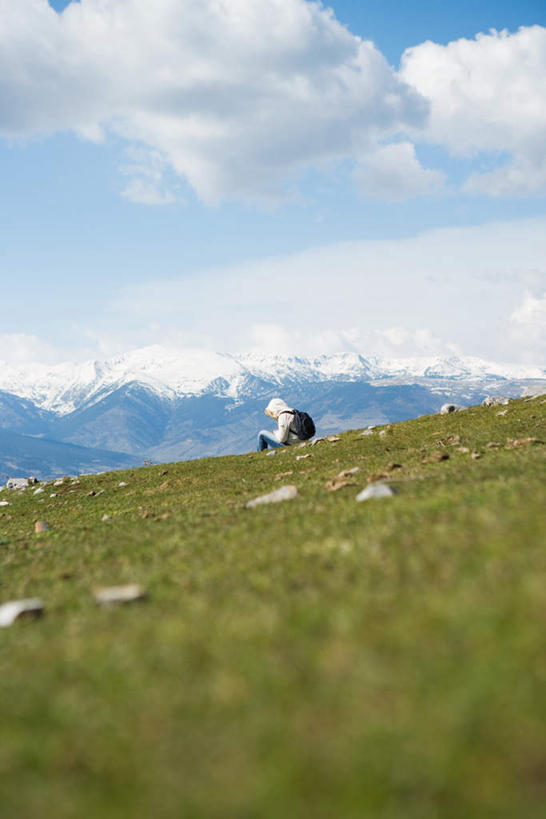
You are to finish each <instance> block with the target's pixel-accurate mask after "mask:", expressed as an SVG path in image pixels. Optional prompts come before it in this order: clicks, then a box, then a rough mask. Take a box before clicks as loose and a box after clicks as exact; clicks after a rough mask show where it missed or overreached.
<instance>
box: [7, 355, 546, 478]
mask: <svg viewBox="0 0 546 819" xmlns="http://www.w3.org/2000/svg"><path fill="white" fill-rule="evenodd" d="M526 389H531V390H533V391H535V390H537V389H538V390H539V391H544V392H546V371H545V370H543V369H541V368H538V367H521V366H518V365H506V364H493V363H491V362H488V361H482V360H480V359H476V358H449V359H442V358H421V359H387V360H384V359H382V360H380V359H377V358H365V357H363V356H361V355H358V354H356V353H339V354H337V355H330V356H326V355H324V356H319V357H317V358H314V359H308V358H299V357H294V356H292V357H289V356H280V355H264V354H261V353H247V354H245V355H228V354H220V353H214V352H208V351H204V350H169V349H165V348H164V347H160V346H153V347H146V348H143V349H139V350H135V351H133V352H131V353H127V354H126V355H122V356H118V357H116V358H110V359H108V360H107V361H91V362H88V363H86V364H82V365H74V364H59V365H57V366H50V367H47V366H43V365H34V366H30V367H24V368H22V367H20V368H17V367H13V366H9V365H7V364H2V363H1V362H0V475H2V474H3V475H6V476H13V475H19V474H23V475H24V474H34V475H36V476H37V477H54V476H59V475H64V474H74V473H78V472H98V471H102V470H104V469H122V468H128V467H133V466H136V465H142V463H143V462H147V463H149V462H153V463H165V462H166V461H179V460H183V459H187V458H197V457H203V456H209V455H230V454H236V453H239V452H248V451H249V449H251V448H253V446H254V445H255V438H256V432H257V431H258V430H259V429H261V428H263V427H264V425H267V424H268V423H269V422H268V419H266V418H265V416H264V407H265V406H266V404H267V402H268V401H269V399H270V398H272V397H273V396H275V395H280V396H282V397H283V398H284V399H285V400H287V401H288V402H289V403H291V404H292V406H297V407H299V408H300V409H305V410H307V411H308V412H310V413H311V415H312V416H313V418H314V420H315V424H316V425H317V430H318V434H319V435H325V434H328V433H330V432H339V431H342V430H346V429H359V428H362V427H363V426H365V425H367V424H383V423H388V422H396V421H402V420H405V419H408V418H415V417H416V416H417V415H423V414H428V413H433V412H438V410H439V409H440V407H441V406H442V404H443V403H445V402H453V403H456V404H463V405H465V406H468V405H472V404H477V403H479V402H480V401H482V399H483V398H484V397H485V396H486V395H487V394H503V395H506V396H511V397H515V396H519V395H521V394H522V392H523V391H524V390H526ZM0 483H1V481H0Z"/></svg>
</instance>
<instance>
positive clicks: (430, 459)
mask: <svg viewBox="0 0 546 819" xmlns="http://www.w3.org/2000/svg"><path fill="white" fill-rule="evenodd" d="M448 459H449V455H448V453H447V452H433V453H432V455H427V457H426V458H423V460H422V461H421V463H422V464H437V463H440V461H447V460H448Z"/></svg>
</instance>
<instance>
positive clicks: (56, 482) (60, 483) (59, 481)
mask: <svg viewBox="0 0 546 819" xmlns="http://www.w3.org/2000/svg"><path fill="white" fill-rule="evenodd" d="M63 483H64V478H59V480H58V481H55V482H54V484H53V486H62V485H63Z"/></svg>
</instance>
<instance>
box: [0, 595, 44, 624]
mask: <svg viewBox="0 0 546 819" xmlns="http://www.w3.org/2000/svg"><path fill="white" fill-rule="evenodd" d="M43 613H44V604H43V602H42V601H41V600H40V598H39V597H29V598H27V599H26V600H12V601H11V602H9V603H4V605H3V606H0V627H2V628H7V627H8V626H11V625H12V624H13V623H15V621H16V620H20V619H22V618H28V619H36V618H37V617H41V615H42V614H43Z"/></svg>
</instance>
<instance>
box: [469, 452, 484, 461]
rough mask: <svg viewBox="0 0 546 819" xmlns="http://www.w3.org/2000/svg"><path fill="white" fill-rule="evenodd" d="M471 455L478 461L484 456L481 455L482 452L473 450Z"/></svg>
mask: <svg viewBox="0 0 546 819" xmlns="http://www.w3.org/2000/svg"><path fill="white" fill-rule="evenodd" d="M470 457H471V458H472V460H473V461H477V460H478V459H479V458H481V457H482V456H481V453H479V452H473V453H472V454H471V456H470Z"/></svg>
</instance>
